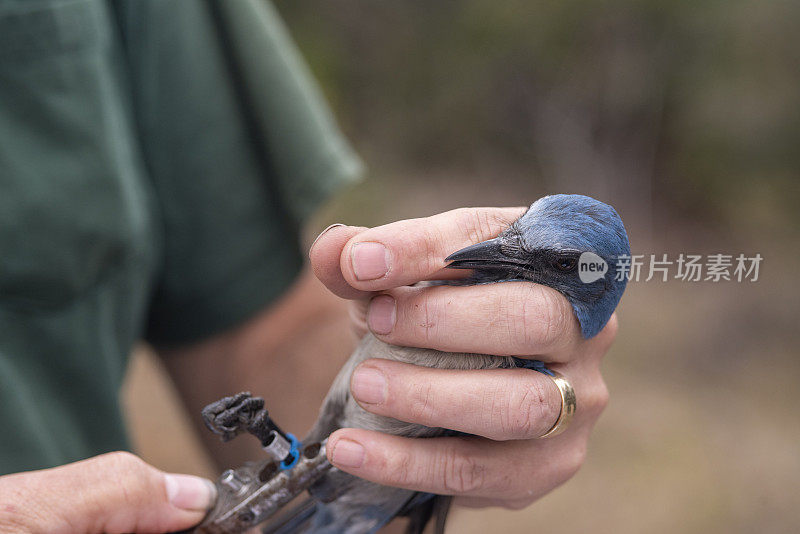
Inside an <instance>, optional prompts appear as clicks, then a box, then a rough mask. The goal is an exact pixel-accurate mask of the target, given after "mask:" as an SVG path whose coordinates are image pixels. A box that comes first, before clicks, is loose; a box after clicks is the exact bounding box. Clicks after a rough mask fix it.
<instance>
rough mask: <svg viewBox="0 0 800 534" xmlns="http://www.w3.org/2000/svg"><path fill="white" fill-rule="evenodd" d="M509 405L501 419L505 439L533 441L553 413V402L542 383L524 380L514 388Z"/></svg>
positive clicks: (509, 393)
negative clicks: (542, 423)
mask: <svg viewBox="0 0 800 534" xmlns="http://www.w3.org/2000/svg"><path fill="white" fill-rule="evenodd" d="M507 397H508V404H507V407H506V409H505V410H504V411H503V412H504V413H503V415H502V416H501V418H500V421H501V423H502V424H501V426H502V432H503V436H502V438H504V439H531V438H534V437H537V436H538V435H539V434H541V432H538V430H539V427H540V426H542V425H541V422H542V421H546V420H547V419H548V415H549V414H550V413H551V412H552V411H553V407H552V401H551V399H550V395H548V391H547V388H546V387H545V384H544V383H543V382H541V381H535V380H530V378H528V379H526V380H524V382H522V383H521V384H520V385H519V386H518V387H512V388H511V389H510V390H509V392H508V394H507Z"/></svg>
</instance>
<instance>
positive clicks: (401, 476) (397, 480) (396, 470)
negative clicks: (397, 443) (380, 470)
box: [384, 451, 415, 487]
mask: <svg viewBox="0 0 800 534" xmlns="http://www.w3.org/2000/svg"><path fill="white" fill-rule="evenodd" d="M412 465H413V458H412V457H411V453H410V452H409V451H398V452H397V453H396V454H392V455H391V456H389V457H388V458H387V460H386V465H385V467H386V469H385V471H384V472H385V473H387V474H388V483H389V484H390V485H394V486H401V487H404V486H412V485H414V482H415V481H414V480H413V477H412Z"/></svg>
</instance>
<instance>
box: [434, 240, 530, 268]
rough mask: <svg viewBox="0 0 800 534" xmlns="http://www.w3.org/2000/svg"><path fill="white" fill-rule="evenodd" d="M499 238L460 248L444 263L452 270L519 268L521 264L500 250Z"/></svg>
mask: <svg viewBox="0 0 800 534" xmlns="http://www.w3.org/2000/svg"><path fill="white" fill-rule="evenodd" d="M500 245H501V243H500V238H495V239H490V240H488V241H484V242H482V243H477V244H475V245H470V246H468V247H466V248H462V249H461V250H459V251H458V252H454V253H452V254H450V255H449V256H448V257H447V258H445V261H448V262H450V264H449V265H448V266H447V267H449V268H452V269H487V268H508V267H509V266H514V267H519V266H520V265H522V264H523V263H522V262H521V261H519V260H518V259H517V258H513V257H511V256H507V255H506V254H504V253H503V251H502V250H501V246H500Z"/></svg>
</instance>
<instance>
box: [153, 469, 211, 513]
mask: <svg viewBox="0 0 800 534" xmlns="http://www.w3.org/2000/svg"><path fill="white" fill-rule="evenodd" d="M164 487H165V488H166V490H167V500H169V502H170V504H172V506H175V507H176V508H181V509H183V510H200V511H203V510H208V509H209V508H211V507H212V506H214V501H215V500H216V499H217V488H216V487H215V486H214V483H213V482H211V481H210V480H208V479H206V478H202V477H196V476H192V475H175V474H170V473H167V474H165V475H164Z"/></svg>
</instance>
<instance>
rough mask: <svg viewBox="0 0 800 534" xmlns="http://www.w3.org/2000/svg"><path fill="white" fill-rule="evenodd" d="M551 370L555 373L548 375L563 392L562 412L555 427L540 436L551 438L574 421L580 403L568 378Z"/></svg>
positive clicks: (560, 391)
mask: <svg viewBox="0 0 800 534" xmlns="http://www.w3.org/2000/svg"><path fill="white" fill-rule="evenodd" d="M550 372H551V373H553V375H552V376H550V375H548V376H550V378H551V379H552V380H553V383H554V384H555V385H556V387H557V388H558V391H559V393H561V413H559V414H558V419H556V422H555V424H554V425H553V427H552V428H551V429H550V430H548V431H547V432H545V433H544V434H542V435H541V436H539V438H549V437H552V436H557V435H559V434H561V433H562V432H563V431H564V430H566V429H567V427H568V426H569V422H570V421H572V416H573V415H575V409H576V408H577V407H578V403H577V402H576V400H575V390H574V389H572V386H571V385H570V383H569V382H567V379H566V378H564V375H562V374H561V373H557V372H555V371H550Z"/></svg>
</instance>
